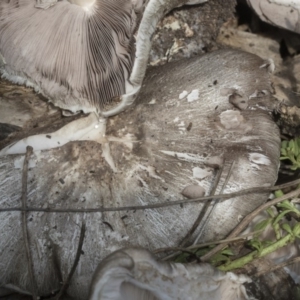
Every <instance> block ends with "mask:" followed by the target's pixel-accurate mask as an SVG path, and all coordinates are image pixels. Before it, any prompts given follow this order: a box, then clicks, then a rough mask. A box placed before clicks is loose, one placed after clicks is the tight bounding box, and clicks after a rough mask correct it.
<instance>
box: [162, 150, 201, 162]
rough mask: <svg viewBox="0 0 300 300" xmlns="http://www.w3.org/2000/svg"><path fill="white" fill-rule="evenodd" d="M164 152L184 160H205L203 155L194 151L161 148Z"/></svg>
mask: <svg viewBox="0 0 300 300" xmlns="http://www.w3.org/2000/svg"><path fill="white" fill-rule="evenodd" d="M160 152H162V153H163V154H166V155H169V156H172V157H177V158H178V159H181V160H184V161H191V162H203V161H204V158H203V157H202V156H199V155H197V154H193V153H181V152H175V151H166V150H160Z"/></svg>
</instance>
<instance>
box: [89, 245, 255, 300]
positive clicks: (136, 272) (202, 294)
mask: <svg viewBox="0 0 300 300" xmlns="http://www.w3.org/2000/svg"><path fill="white" fill-rule="evenodd" d="M249 281H251V280H250V279H249V278H248V277H246V276H244V275H235V274H233V273H227V274H225V273H223V272H220V271H218V270H216V269H214V268H213V267H212V266H210V265H209V264H204V263H203V264H185V265H184V264H180V263H168V262H162V261H158V260H156V259H155V257H154V256H152V255H151V253H150V252H148V251H146V250H144V249H139V248H127V249H122V250H119V251H116V252H114V253H112V254H111V255H109V256H108V257H106V258H105V259H104V260H103V261H102V262H101V263H100V264H99V266H98V267H97V269H96V271H95V274H94V277H93V280H92V284H91V286H90V295H89V299H90V300H129V299H131V300H141V299H144V300H146V299H148V300H175V299H180V300H183V299H201V300H243V299H249V298H248V297H247V294H246V291H245V288H244V286H243V283H245V282H249Z"/></svg>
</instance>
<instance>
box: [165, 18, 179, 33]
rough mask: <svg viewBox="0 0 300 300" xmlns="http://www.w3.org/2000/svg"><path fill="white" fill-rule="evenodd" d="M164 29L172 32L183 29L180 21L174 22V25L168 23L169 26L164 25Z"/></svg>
mask: <svg viewBox="0 0 300 300" xmlns="http://www.w3.org/2000/svg"><path fill="white" fill-rule="evenodd" d="M164 28H166V29H171V30H174V31H175V30H179V29H181V26H180V24H179V21H178V20H176V21H174V22H172V23H167V24H164Z"/></svg>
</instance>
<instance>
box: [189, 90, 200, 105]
mask: <svg viewBox="0 0 300 300" xmlns="http://www.w3.org/2000/svg"><path fill="white" fill-rule="evenodd" d="M196 100H199V90H198V89H196V90H192V91H191V92H190V93H189V95H188V96H187V101H188V102H193V101H196Z"/></svg>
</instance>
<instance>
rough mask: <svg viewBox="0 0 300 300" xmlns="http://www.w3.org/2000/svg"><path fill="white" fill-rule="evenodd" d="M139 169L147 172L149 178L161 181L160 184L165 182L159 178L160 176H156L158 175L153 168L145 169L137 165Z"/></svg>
mask: <svg viewBox="0 0 300 300" xmlns="http://www.w3.org/2000/svg"><path fill="white" fill-rule="evenodd" d="M139 167H140V168H141V169H142V170H144V171H147V172H148V174H149V176H150V177H151V178H155V179H159V180H161V181H162V182H165V180H164V179H163V178H161V177H160V176H158V175H157V174H156V170H155V168H154V167H153V166H147V167H145V166H143V165H139Z"/></svg>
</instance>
